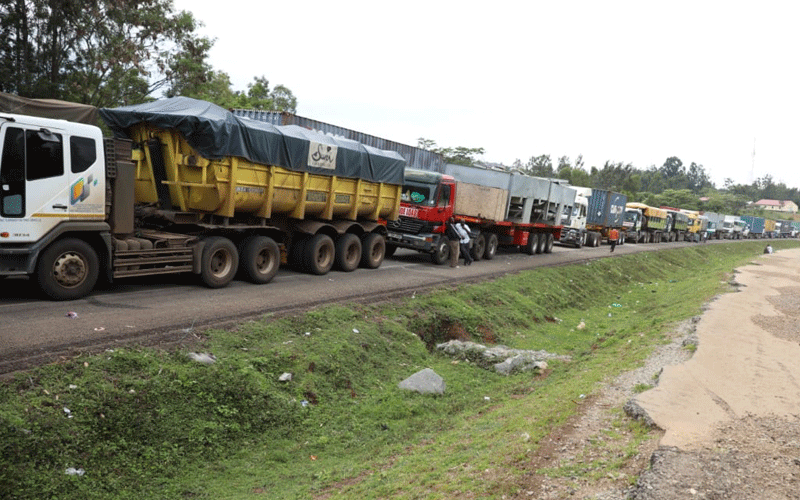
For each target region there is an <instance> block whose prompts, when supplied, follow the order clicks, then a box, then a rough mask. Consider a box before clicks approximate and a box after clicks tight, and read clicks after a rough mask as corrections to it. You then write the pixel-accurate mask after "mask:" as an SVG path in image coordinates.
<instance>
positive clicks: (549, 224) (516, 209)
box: [387, 164, 576, 264]
mask: <svg viewBox="0 0 800 500" xmlns="http://www.w3.org/2000/svg"><path fill="white" fill-rule="evenodd" d="M444 169H445V172H434V171H427V170H417V169H406V172H405V184H404V185H403V194H402V200H401V204H400V217H399V218H398V219H397V220H395V221H389V222H388V223H387V229H388V237H387V244H388V246H387V252H388V253H389V254H390V255H391V254H392V253H393V252H394V251H395V249H397V248H409V249H412V250H417V251H419V252H423V253H428V254H430V255H431V258H432V260H433V261H434V262H435V263H437V264H443V263H445V262H447V260H448V259H449V255H450V248H449V246H448V244H447V238H446V236H445V234H444V226H445V222H446V221H447V220H448V219H449V218H450V217H454V218H455V219H457V220H461V221H464V222H466V223H467V225H468V226H469V228H470V230H471V231H472V234H473V238H472V240H473V246H472V256H473V258H474V259H475V260H480V259H487V260H489V259H492V258H493V257H494V256H495V253H496V251H497V248H498V246H501V245H502V246H513V247H518V248H520V249H521V250H522V251H523V252H525V253H527V254H530V255H533V254H537V253H550V252H551V251H552V249H553V242H554V241H555V240H560V238H561V231H562V228H563V225H562V221H563V220H564V217H565V214H566V216H567V217H569V215H570V214H571V213H572V208H573V206H574V203H575V196H576V192H575V190H574V189H572V188H570V187H568V186H566V185H564V184H561V183H559V182H558V181H556V180H552V179H544V178H540V177H532V176H528V175H524V174H522V173H519V172H510V171H505V170H497V169H487V168H481V167H474V166H463V165H452V164H446V165H445V167H444Z"/></svg>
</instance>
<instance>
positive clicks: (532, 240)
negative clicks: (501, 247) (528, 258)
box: [520, 233, 539, 255]
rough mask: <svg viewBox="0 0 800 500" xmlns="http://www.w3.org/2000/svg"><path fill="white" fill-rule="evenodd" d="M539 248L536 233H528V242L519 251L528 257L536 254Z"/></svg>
mask: <svg viewBox="0 0 800 500" xmlns="http://www.w3.org/2000/svg"><path fill="white" fill-rule="evenodd" d="M538 247H539V235H538V234H536V233H528V242H527V243H525V246H523V247H522V248H520V250H521V251H523V252H525V253H526V254H528V255H534V254H536V249H537V248H538Z"/></svg>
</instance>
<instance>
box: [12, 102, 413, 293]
mask: <svg viewBox="0 0 800 500" xmlns="http://www.w3.org/2000/svg"><path fill="white" fill-rule="evenodd" d="M45 114H46V113H45ZM100 115H101V116H102V117H103V119H104V120H105V121H106V123H107V124H108V126H109V128H110V129H111V130H112V131H113V132H114V134H115V138H113V139H112V138H105V139H104V138H103V137H102V134H101V132H100V129H99V128H98V127H96V126H93V125H88V124H81V123H75V122H70V121H66V120H60V119H51V118H43V117H41V116H30V115H14V114H9V113H2V112H0V151H2V156H0V158H2V162H1V163H0V178H2V180H3V183H4V184H5V187H6V189H3V190H2V191H1V192H0V207H1V209H0V276H9V275H29V276H31V277H33V278H34V279H36V280H37V281H38V283H39V285H40V288H41V289H42V291H43V292H44V294H45V295H47V296H49V297H50V298H52V299H56V300H70V299H76V298H79V297H82V296H85V295H87V294H88V293H90V292H91V290H92V289H93V288H94V286H95V284H96V282H97V281H98V279H99V278H100V277H103V278H105V279H107V280H112V281H113V280H115V279H116V278H123V277H129V276H142V275H151V274H170V273H180V272H191V273H195V274H197V275H198V276H199V277H200V279H201V281H202V282H203V283H204V284H205V285H207V286H209V287H212V288H217V287H223V286H226V285H227V284H228V283H230V281H231V280H232V279H233V278H234V277H235V276H236V275H237V273H239V274H240V275H241V276H243V277H245V278H246V279H248V280H249V281H252V282H255V283H266V282H269V281H270V280H271V279H272V278H273V277H274V275H275V273H276V272H277V270H278V267H279V265H280V264H281V263H282V262H287V263H289V264H291V265H293V266H294V267H296V268H298V269H301V270H303V271H306V272H310V273H312V274H325V273H327V272H328V271H329V270H330V269H331V268H332V267H334V266H336V267H337V268H338V269H341V270H342V271H352V270H354V269H356V268H357V267H358V266H359V265H361V266H363V267H367V268H376V267H378V266H380V264H381V262H382V261H383V257H384V254H385V248H386V234H387V231H386V226H385V224H386V220H395V219H397V217H398V215H399V209H400V197H401V187H402V185H403V179H404V169H405V160H404V159H403V157H402V156H400V155H399V154H398V153H395V152H389V151H381V150H378V149H375V148H371V147H368V146H364V145H362V144H360V143H357V142H355V141H349V140H346V139H337V138H334V137H330V136H327V135H323V134H318V133H315V132H312V131H310V130H307V129H303V128H301V127H297V126H278V127H276V126H273V125H269V124H265V123H261V122H254V121H251V120H247V119H245V118H238V117H234V116H233V115H232V114H231V113H229V112H228V111H227V110H225V109H223V108H219V107H218V106H215V105H213V104H210V103H207V102H203V101H197V100H194V99H188V98H181V97H178V98H171V99H164V100H160V101H155V102H153V103H147V104H143V105H137V106H128V107H124V108H115V109H101V110H100Z"/></svg>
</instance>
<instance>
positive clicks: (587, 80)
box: [175, 0, 800, 187]
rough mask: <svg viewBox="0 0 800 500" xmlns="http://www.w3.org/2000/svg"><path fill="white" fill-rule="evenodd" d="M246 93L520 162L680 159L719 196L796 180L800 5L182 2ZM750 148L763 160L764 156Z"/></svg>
mask: <svg viewBox="0 0 800 500" xmlns="http://www.w3.org/2000/svg"><path fill="white" fill-rule="evenodd" d="M175 6H176V8H177V9H178V10H188V11H190V12H192V13H193V14H194V16H195V18H196V19H198V20H200V21H201V22H202V23H204V24H205V26H204V27H203V28H202V29H201V30H200V33H201V34H204V35H207V36H210V37H212V38H215V39H216V42H215V44H214V48H213V49H212V50H211V57H210V61H209V62H210V63H211V65H212V66H213V67H214V69H216V70H219V71H224V72H226V73H228V74H229V75H230V77H231V81H232V82H233V87H234V89H235V90H246V88H247V84H248V83H250V82H252V81H253V77H255V76H262V75H263V76H265V77H266V78H267V79H268V80H269V82H270V85H271V87H274V85H276V84H283V85H286V86H287V87H288V88H289V89H291V91H292V92H293V93H294V95H295V96H296V97H297V99H298V107H297V114H298V115H301V116H304V117H307V118H311V119H315V120H319V121H323V122H327V123H331V124H334V125H339V126H342V127H347V128H350V129H354V130H357V131H360V132H365V133H368V134H371V135H376V136H379V137H383V138H385V139H389V140H393V141H396V142H400V143H404V144H410V145H412V146H416V145H417V139H418V138H420V137H424V138H426V139H431V140H434V141H436V144H437V145H438V146H440V147H457V146H464V147H469V148H477V147H482V148H484V150H485V154H484V155H483V157H482V158H481V159H482V160H486V161H490V162H497V163H501V162H502V163H504V164H506V165H510V164H512V163H513V162H514V160H516V159H520V160H521V161H522V162H523V163H525V162H526V161H527V160H528V159H529V158H530V157H532V156H538V155H541V154H549V155H550V157H551V158H552V159H553V161H554V163H555V162H556V161H557V158H559V157H560V156H563V155H566V156H568V157H570V159H572V160H574V159H575V158H576V157H577V156H578V155H580V154H582V155H583V157H584V160H585V163H586V167H587V168H588V167H591V166H597V167H602V166H603V164H604V163H605V162H606V161H607V160H611V161H614V162H624V163H629V162H630V163H632V164H633V165H634V166H635V167H637V168H640V169H647V168H648V167H650V166H651V165H656V166H661V165H662V164H663V163H664V160H665V159H667V158H668V157H670V156H677V157H678V158H680V159H681V161H683V163H684V164H685V165H686V166H687V167H688V166H689V165H690V164H691V163H692V162H695V163H698V164H700V165H702V166H703V167H705V170H706V172H707V173H708V174H709V175H710V176H711V179H712V181H713V182H714V183H716V185H717V187H722V185H723V181H724V179H726V178H732V179H733V180H734V182H735V183H737V184H742V183H745V184H747V183H750V182H752V181H753V180H754V179H757V178H761V177H763V176H765V175H771V176H772V177H773V180H774V181H775V182H784V183H786V184H787V185H788V186H789V187H800V159H799V156H798V155H799V153H798V150H797V147H796V145H797V144H798V139H799V138H800V29H798V21H800V2H797V1H769V0H758V1H755V0H754V1H750V2H745V1H739V0H728V1H702V0H694V1H674V0H673V1H669V2H667V1H664V2H650V1H643V0H639V1H609V0H602V1H600V0H591V1H568V0H547V1H538V0H535V1H530V0H529V1H519V0H513V1H503V0H495V1H491V2H490V1H481V2H474V1H470V0H461V1H449V0H448V1H437V0H426V1H416V0H406V1H403V2H377V1H374V0H373V1H363V2H356V1H349V0H340V1H302V0H280V1H261V2H256V1H252V0H247V1H245V0H225V1H224V2H220V1H219V0H214V1H211V0H175ZM754 147H755V161H754V157H753V151H754Z"/></svg>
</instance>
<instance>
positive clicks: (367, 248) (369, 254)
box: [361, 233, 386, 269]
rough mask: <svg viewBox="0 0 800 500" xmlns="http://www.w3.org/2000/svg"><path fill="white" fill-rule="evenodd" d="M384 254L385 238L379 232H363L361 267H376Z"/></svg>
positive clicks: (380, 262)
mask: <svg viewBox="0 0 800 500" xmlns="http://www.w3.org/2000/svg"><path fill="white" fill-rule="evenodd" d="M385 255H386V238H384V237H383V235H381V234H379V233H369V234H365V235H364V236H363V237H362V238H361V267H365V268H367V269H377V268H379V267H381V264H382V263H383V257H384V256H385Z"/></svg>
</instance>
